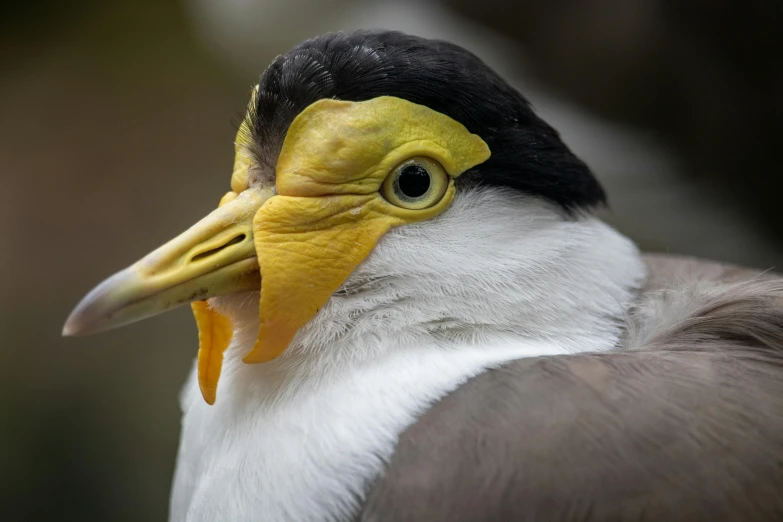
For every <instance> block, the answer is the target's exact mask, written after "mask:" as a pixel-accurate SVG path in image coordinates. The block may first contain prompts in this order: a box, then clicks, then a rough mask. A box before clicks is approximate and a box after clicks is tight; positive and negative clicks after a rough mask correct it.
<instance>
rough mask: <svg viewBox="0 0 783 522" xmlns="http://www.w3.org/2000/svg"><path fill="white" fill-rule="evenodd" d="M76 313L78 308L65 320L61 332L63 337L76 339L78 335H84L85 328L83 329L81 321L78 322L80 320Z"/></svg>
mask: <svg viewBox="0 0 783 522" xmlns="http://www.w3.org/2000/svg"><path fill="white" fill-rule="evenodd" d="M77 312H78V307H77V308H76V310H74V311H73V312H71V315H69V316H68V319H66V320H65V324H64V325H63V331H62V336H63V337H76V336H79V335H84V333H85V330H86V328H85V327H84V324H82V321H80V320H79V319H80V318H79V314H78V313H77Z"/></svg>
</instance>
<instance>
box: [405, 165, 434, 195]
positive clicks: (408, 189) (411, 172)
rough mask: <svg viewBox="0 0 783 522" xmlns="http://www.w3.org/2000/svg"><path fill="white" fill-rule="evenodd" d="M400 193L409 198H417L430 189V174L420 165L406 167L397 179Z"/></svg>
mask: <svg viewBox="0 0 783 522" xmlns="http://www.w3.org/2000/svg"><path fill="white" fill-rule="evenodd" d="M397 184H398V185H399V187H400V192H402V194H403V195H405V196H407V197H409V198H418V197H419V196H423V195H424V194H426V193H427V190H429V188H430V173H429V172H427V169H425V168H424V167H422V166H420V165H408V166H407V167H405V168H403V169H402V172H400V177H399V178H397Z"/></svg>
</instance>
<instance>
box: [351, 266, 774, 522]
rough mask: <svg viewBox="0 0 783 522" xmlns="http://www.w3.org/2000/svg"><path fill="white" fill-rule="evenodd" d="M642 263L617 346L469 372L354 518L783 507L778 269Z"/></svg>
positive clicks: (755, 512) (716, 512) (412, 433)
mask: <svg viewBox="0 0 783 522" xmlns="http://www.w3.org/2000/svg"><path fill="white" fill-rule="evenodd" d="M648 261H649V265H650V268H651V271H652V274H651V278H650V282H651V283H650V286H649V288H648V290H647V292H646V293H645V294H644V295H643V296H642V298H641V299H640V302H639V303H638V307H637V310H636V311H635V313H634V314H633V316H632V318H631V320H630V323H629V324H630V328H629V333H628V336H627V338H626V339H625V340H624V343H625V346H624V350H623V351H618V352H612V353H604V354H581V355H572V356H561V357H548V358H537V359H524V360H519V361H515V362H513V363H511V364H508V365H505V366H503V367H501V368H498V369H495V370H491V371H488V372H486V373H484V374H482V375H480V376H478V377H476V378H474V379H472V380H470V381H469V382H468V383H466V384H465V385H463V386H462V387H461V388H459V389H458V390H456V391H455V392H453V393H452V394H450V395H448V396H447V397H445V398H444V399H443V400H441V401H440V402H438V403H437V404H436V405H434V406H433V407H432V409H431V410H430V411H429V412H427V413H426V414H425V415H424V416H423V417H422V418H421V419H419V421H418V422H416V423H415V424H414V425H412V426H411V427H410V428H409V429H408V430H407V431H406V432H404V433H403V435H402V436H401V439H400V442H399V445H398V449H397V451H396V453H395V455H394V456H393V458H392V459H391V461H390V462H389V464H388V467H387V469H386V472H385V474H384V475H383V476H382V477H381V478H379V479H378V480H377V481H376V483H375V484H373V485H372V486H371V487H370V489H369V493H368V497H367V501H366V504H365V506H364V507H363V508H362V512H361V514H360V515H359V517H358V520H362V521H365V522H384V521H409V520H410V521H414V520H415V521H418V520H422V521H428V522H438V521H444V522H445V521H449V522H468V521H471V522H473V521H475V522H479V521H515V520H545V521H561V520H563V521H565V520H569V521H570V520H596V521H609V520H652V521H657V520H683V521H697V520H699V521H701V520H704V521H724V520H725V521H735V520H736V521H756V520H770V521H772V520H783V307H782V306H781V304H782V303H783V281H781V280H780V279H777V278H774V277H761V276H758V277H757V276H754V275H750V274H749V273H747V272H742V271H739V270H735V269H724V268H721V267H716V265H712V264H709V265H705V264H701V263H696V264H692V265H689V266H690V268H688V266H686V265H688V263H694V262H692V261H682V260H675V261H672V260H671V259H666V258H651V259H649V260H648ZM683 263H684V264H683ZM666 274H668V275H669V277H666Z"/></svg>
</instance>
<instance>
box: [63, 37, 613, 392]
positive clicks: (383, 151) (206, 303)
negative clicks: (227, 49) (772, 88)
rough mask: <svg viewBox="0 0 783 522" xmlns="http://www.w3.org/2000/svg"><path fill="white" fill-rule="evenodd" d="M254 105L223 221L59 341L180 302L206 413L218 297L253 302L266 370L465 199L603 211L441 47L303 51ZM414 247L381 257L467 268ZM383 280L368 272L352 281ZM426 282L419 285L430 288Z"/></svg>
mask: <svg viewBox="0 0 783 522" xmlns="http://www.w3.org/2000/svg"><path fill="white" fill-rule="evenodd" d="M250 98H251V99H250V102H249V104H248V108H247V112H246V114H245V117H244V120H243V122H242V123H241V126H240V128H239V131H238V133H237V136H236V140H235V154H236V155H235V161H234V169H233V174H232V176H231V191H230V192H228V193H227V194H226V195H225V196H223V198H222V199H221V201H220V204H219V206H218V208H217V209H216V210H214V211H212V212H211V213H209V214H208V215H207V216H206V217H204V218H203V219H202V220H201V221H199V222H198V223H196V224H195V225H193V226H192V227H191V228H190V229H188V230H187V231H185V232H184V233H182V234H181V235H179V236H177V237H176V238H174V239H173V240H171V241H170V242H168V243H166V244H165V245H163V246H161V247H160V248H158V249H156V250H154V251H153V252H152V253H150V254H148V255H146V256H145V257H143V258H142V259H141V260H139V261H137V262H136V263H134V264H133V265H131V266H130V267H128V268H126V269H125V270H122V271H120V272H118V273H117V274H115V275H113V276H112V277H110V278H109V279H107V280H106V281H104V282H103V283H101V284H100V285H98V286H97V287H96V288H95V289H93V290H92V291H91V292H90V293H88V294H87V296H86V297H84V299H83V300H82V301H81V302H80V303H79V304H78V306H77V307H76V308H75V309H74V311H73V312H72V314H71V316H70V317H69V318H68V320H67V322H66V324H65V327H64V330H63V333H64V334H65V335H80V334H88V333H94V332H98V331H102V330H106V329H109V328H114V327H118V326H121V325H124V324H127V323H130V322H133V321H137V320H140V319H143V318H146V317H150V316H152V315H155V314H158V313H162V312H164V311H166V310H169V309H171V308H174V307H176V306H179V305H183V304H186V303H191V306H192V308H193V312H194V315H195V317H196V321H197V324H198V326H199V334H200V335H199V339H200V349H199V361H198V370H199V384H200V385H201V390H202V394H203V395H204V398H205V399H206V400H207V402H209V403H212V402H214V400H215V393H216V389H217V383H218V379H219V377H220V368H221V362H222V358H223V351H224V350H225V349H226V347H227V346H228V344H229V342H230V341H231V339H232V336H233V334H234V331H235V328H236V324H235V323H236V321H237V318H236V317H231V315H230V314H225V313H222V312H221V311H219V310H218V309H217V308H216V307H214V306H212V304H211V303H212V301H213V298H216V297H218V296H232V295H236V294H237V293H238V292H241V291H254V292H258V301H257V314H256V316H257V318H258V325H257V334H256V335H255V340H254V342H253V344H252V347H248V350H247V351H246V353H244V354H243V361H244V362H245V363H248V364H257V363H265V362H268V361H271V360H273V359H275V358H277V357H279V356H280V355H281V354H283V353H284V352H285V351H286V350H287V349H288V348H289V346H290V345H291V344H292V343H294V342H295V340H296V338H297V334H298V333H299V332H300V331H301V330H302V329H303V328H304V327H306V326H307V325H308V323H310V322H311V321H313V319H314V317H316V316H317V315H318V314H319V311H320V310H321V309H322V308H324V307H325V306H327V305H328V303H329V302H330V300H331V299H333V297H334V296H335V294H336V293H337V292H338V291H340V290H341V289H344V288H345V285H346V284H347V283H346V282H347V281H348V280H349V278H350V277H351V275H352V274H355V273H356V272H357V269H358V267H360V266H361V265H362V263H364V262H365V261H366V260H367V259H368V256H371V255H373V253H374V251H376V249H377V248H378V245H379V243H380V242H382V241H383V240H384V238H386V237H388V236H389V235H390V234H394V233H395V231H397V230H403V229H406V227H416V226H418V227H426V226H428V224H433V223H438V222H439V221H441V222H442V220H443V219H445V217H446V216H448V215H449V212H452V213H453V212H456V211H457V210H455V209H454V206H455V201H457V200H459V199H460V198H463V199H464V198H465V197H467V196H468V195H470V194H478V193H481V192H482V191H487V190H491V189H495V190H496V191H500V192H499V193H502V194H508V195H509V201H512V200H513V201H518V200H517V199H514V195H518V194H521V195H523V196H525V197H528V198H531V197H532V198H535V199H536V200H540V201H545V202H546V204H547V205H549V206H550V207H551V208H552V209H553V210H552V213H553V215H558V216H559V217H558V219H561V220H567V219H569V218H568V216H571V215H573V214H574V213H575V212H580V211H582V210H584V209H589V208H592V207H594V206H596V205H599V204H601V203H602V202H603V201H604V194H603V191H602V190H601V187H600V186H599V184H598V183H597V181H596V180H595V178H594V177H593V175H592V174H591V173H590V171H589V170H588V169H587V167H586V166H585V165H584V163H582V162H581V161H580V160H579V159H577V158H576V157H575V156H574V155H573V154H572V153H571V152H570V151H569V150H568V148H567V147H566V146H565V145H564V144H563V143H562V141H561V140H560V138H559V136H558V134H557V133H556V132H555V131H554V130H553V129H552V128H551V127H549V126H548V125H547V124H546V123H544V122H543V121H542V120H541V119H540V118H538V117H537V116H536V115H535V114H534V112H533V111H532V109H531V108H530V106H529V104H528V103H527V101H526V100H525V99H524V98H523V97H522V96H521V95H520V94H518V93H517V92H516V91H515V90H514V89H513V88H511V87H510V86H509V85H508V84H506V83H505V82H504V81H503V80H502V79H501V78H500V77H499V76H497V75H496V74H495V73H494V72H493V71H492V70H490V69H489V68H488V67H487V66H486V65H484V64H483V63H482V62H481V61H480V60H479V59H478V58H476V57H475V56H473V55H472V54H470V53H468V52H467V51H465V50H463V49H461V48H459V47H457V46H455V45H452V44H448V43H445V42H440V41H433V40H426V39H422V38H417V37H413V36H407V35H404V34H401V33H396V32H358V33H352V34H343V33H338V34H331V35H326V36H322V37H318V38H314V39H312V40H309V41H307V42H304V43H303V44H300V45H299V46H297V47H296V48H294V49H293V50H292V51H290V52H289V53H288V54H286V55H284V56H281V57H279V58H278V59H276V60H275V61H274V62H273V63H272V64H271V65H270V67H269V68H268V69H267V70H266V71H265V72H264V73H263V74H262V76H261V78H260V80H259V82H258V84H257V85H256V86H255V87H254V88H253V89H252V91H251V97H250ZM474 206H475V205H474ZM463 207H464V205H463ZM477 215H478V214H477ZM481 215H482V216H485V218H486V219H492V216H491V213H487V212H484V213H483V214H481ZM496 224H497V223H496ZM440 226H441V227H442V224H441V225H440ZM419 230H421V228H420V229H419ZM430 230H435V229H430ZM430 240H431V239H428V241H430ZM415 244H416V245H417V248H416V249H411V250H407V251H399V250H398V251H396V252H394V251H389V252H387V254H386V255H387V257H388V258H392V257H393V256H397V258H398V260H399V262H400V263H402V264H405V263H409V264H411V265H415V264H416V263H421V264H427V263H430V265H429V266H433V263H432V262H431V261H429V260H432V259H433V257H437V256H438V255H442V256H450V257H449V259H440V261H436V262H435V263H440V264H441V266H442V270H444V271H448V270H451V268H450V267H452V266H455V265H459V264H460V263H469V262H470V261H469V260H468V259H466V258H460V253H459V251H458V250H453V251H451V252H449V250H448V248H447V247H444V248H440V249H439V247H438V240H437V236H436V239H435V241H434V242H432V243H431V244H430V246H431V248H432V251H431V252H425V250H426V249H427V247H426V246H425V245H422V243H421V242H417V243H415ZM443 244H445V245H448V240H444V243H443ZM443 244H441V245H440V246H443ZM433 252H435V253H436V255H435V256H433ZM486 255H487V256H491V255H492V252H486ZM425 258H426V259H427V260H428V261H426V263H425V261H424V260H425ZM379 266H380V265H379ZM383 266H387V267H388V266H389V265H388V264H387V265H383ZM435 266H437V265H435ZM391 272H393V270H389V269H388V268H387V269H381V268H379V269H377V270H376V272H375V273H372V274H364V275H363V281H365V282H366V281H368V280H372V281H375V280H379V279H383V278H384V277H391V276H392V275H394V274H392V273H391ZM456 272H459V271H458V270H457V271H456ZM425 274H426V271H424V272H422V273H421V274H420V275H419V279H417V280H414V281H413V282H414V285H420V286H426V285H428V284H430V285H432V284H435V285H437V284H438V283H437V282H435V283H432V282H430V281H429V280H428V277H427V276H426V275H425ZM430 275H431V274H430ZM435 279H437V278H435ZM476 284H479V283H476ZM354 286H356V285H354ZM392 286H393V284H392ZM463 286H464V287H465V288H464V290H465V291H467V292H478V291H480V290H481V288H477V287H471V284H470V282H469V281H467V280H465V281H464V282H463ZM385 288H387V289H388V288H389V285H388V283H387V286H386V287H385ZM447 293H448V292H446V294H447ZM443 297H444V298H448V296H447V295H443ZM402 298H405V296H402ZM441 315H442V314H441ZM442 319H443V317H440V318H439V319H438V320H442Z"/></svg>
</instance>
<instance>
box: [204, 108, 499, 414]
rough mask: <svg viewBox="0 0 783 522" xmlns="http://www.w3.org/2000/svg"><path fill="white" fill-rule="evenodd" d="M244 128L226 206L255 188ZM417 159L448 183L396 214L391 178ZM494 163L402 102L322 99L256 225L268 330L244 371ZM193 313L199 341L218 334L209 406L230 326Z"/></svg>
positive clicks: (472, 140)
mask: <svg viewBox="0 0 783 522" xmlns="http://www.w3.org/2000/svg"><path fill="white" fill-rule="evenodd" d="M243 126H244V129H243V128H240V131H239V133H238V135H237V141H236V152H237V156H236V159H235V164H234V173H233V176H232V181H231V186H232V189H233V192H229V193H228V194H226V196H224V198H223V200H222V201H221V204H222V203H225V202H227V201H230V200H231V199H233V198H234V197H236V193H237V192H240V191H242V190H245V189H246V188H248V170H249V169H250V167H251V166H252V159H251V157H250V155H249V154H248V153H247V145H248V143H245V142H243V141H242V140H247V136H249V133H248V132H247V123H243ZM413 156H426V157H429V158H432V159H434V160H436V161H438V162H439V163H440V164H441V165H442V166H443V168H444V169H445V171H446V172H447V173H448V175H449V177H450V182H449V187H448V189H447V190H446V193H445V194H444V196H443V197H442V198H441V199H440V200H439V201H437V202H433V204H432V206H430V207H428V208H425V209H421V210H408V209H403V208H400V207H397V206H395V205H392V204H391V203H389V202H388V201H386V200H385V199H384V198H383V197H382V196H381V195H380V192H379V190H380V188H381V185H382V184H383V181H384V180H385V179H386V177H387V175H389V173H390V172H391V171H392V170H393V169H394V168H395V167H396V166H397V165H399V164H400V163H402V162H403V161H405V160H407V159H408V158H411V157H413ZM489 156H490V152H489V148H488V147H487V145H486V143H484V141H483V140H481V138H479V137H478V136H476V135H474V134H471V133H470V132H468V130H467V129H465V127H464V126H462V125H461V124H460V123H458V122H456V121H454V120H452V119H451V118H449V117H448V116H446V115H444V114H441V113H438V112H435V111H433V110H432V109H429V108H427V107H424V106H422V105H417V104H415V103H412V102H409V101H406V100H402V99H399V98H394V97H389V96H382V97H379V98H374V99H371V100H368V101H364V102H345V101H337V100H319V101H317V102H315V103H313V104H312V105H310V106H309V107H307V108H306V109H305V110H304V111H302V112H301V113H300V114H299V115H298V116H297V117H296V118H295V119H294V121H293V122H292V123H291V126H290V128H289V130H288V132H287V134H286V137H285V140H284V142H283V146H282V149H281V152H280V155H279V157H278V161H277V167H276V183H275V187H276V190H277V195H275V196H273V197H271V198H269V199H268V200H266V202H265V203H264V204H263V205H262V206H261V208H260V209H259V210H258V212H257V213H256V215H255V217H254V219H253V239H254V243H255V248H256V253H257V255H258V261H259V266H260V267H261V280H262V282H261V302H260V307H259V314H260V319H261V327H260V330H259V334H258V339H257V341H256V343H255V346H254V347H253V349H252V350H251V351H250V353H248V354H247V355H246V356H245V358H244V359H243V360H244V362H246V363H261V362H266V361H270V360H272V359H274V358H276V357H277V356H279V355H280V354H281V353H282V352H283V351H284V350H285V349H286V348H287V347H288V345H289V344H290V343H291V341H292V340H293V338H294V336H295V335H296V333H297V332H298V331H299V329H300V328H302V327H303V326H304V325H305V324H307V323H308V322H309V321H310V320H311V319H312V318H313V317H314V316H315V314H316V313H317V312H318V310H320V308H321V307H322V306H323V305H324V304H325V303H326V301H327V300H328V299H329V297H330V296H331V295H332V294H333V293H334V292H335V291H336V290H337V289H338V288H339V287H340V285H342V284H343V282H344V281H345V280H346V279H347V278H348V276H349V275H350V274H351V272H353V270H354V269H355V268H356V267H357V266H358V265H359V263H361V262H362V261H363V260H364V259H365V258H366V257H367V256H368V255H369V254H370V252H371V251H372V249H373V248H374V246H375V245H376V244H377V242H378V240H379V239H380V238H381V237H382V236H383V235H384V234H385V233H386V232H387V231H388V230H389V229H390V228H391V227H396V226H400V225H405V224H408V223H415V222H417V221H422V220H425V219H430V218H433V217H435V216H437V215H438V214H440V213H441V212H443V211H444V210H446V209H447V208H448V207H449V206H450V205H451V202H452V201H453V199H454V195H455V188H454V183H453V178H456V177H457V176H459V175H460V174H462V173H463V172H465V171H466V170H468V169H469V168H471V167H473V166H475V165H478V164H480V163H483V162H484V161H486V160H487V159H488V158H489ZM194 314H195V315H196V320H197V323H198V326H199V329H200V331H201V333H203V330H202V328H204V329H209V331H210V332H211V334H212V335H200V336H199V338H200V341H201V347H200V349H199V384H200V386H201V390H202V394H204V398H205V399H206V400H207V402H209V403H210V404H211V403H212V402H210V399H211V400H212V401H214V393H215V389H216V387H217V379H218V378H219V372H220V365H221V364H222V358H223V351H224V350H225V348H226V347H227V346H228V343H229V342H230V339H231V336H230V335H227V334H226V332H227V331H228V330H229V329H231V328H232V325H231V321H230V320H228V319H227V318H225V317H224V316H222V315H220V314H219V313H217V312H216V311H214V310H212V309H210V308H209V307H208V306H205V305H201V304H198V303H195V304H194ZM202 352H203V354H204V356H203V358H204V362H203V365H202ZM202 366H203V368H204V370H203V371H202Z"/></svg>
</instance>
